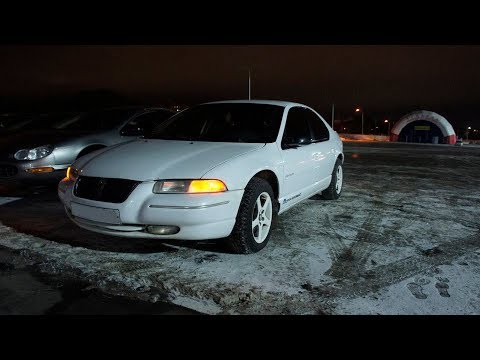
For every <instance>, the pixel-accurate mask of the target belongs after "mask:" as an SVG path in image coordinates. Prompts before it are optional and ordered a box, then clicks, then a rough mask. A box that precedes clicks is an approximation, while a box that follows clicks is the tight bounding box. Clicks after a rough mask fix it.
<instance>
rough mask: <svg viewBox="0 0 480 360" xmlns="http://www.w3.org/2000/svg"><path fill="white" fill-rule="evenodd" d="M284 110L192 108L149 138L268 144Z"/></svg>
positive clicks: (263, 107)
mask: <svg viewBox="0 0 480 360" xmlns="http://www.w3.org/2000/svg"><path fill="white" fill-rule="evenodd" d="M283 110H284V108H283V107H282V106H278V105H269V104H252V103H217V104H204V105H198V106H195V107H192V108H190V109H187V110H185V111H182V112H181V113H178V114H177V115H174V116H173V117H171V118H170V119H169V120H167V121H166V122H164V123H163V124H161V125H160V126H158V127H157V128H156V129H154V130H153V132H152V134H151V135H150V136H149V138H151V139H164V140H189V141H215V142H247V143H270V142H274V141H275V140H276V139H277V135H278V130H279V129H280V123H281V121H282V115H283Z"/></svg>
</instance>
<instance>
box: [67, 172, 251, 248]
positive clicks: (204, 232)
mask: <svg viewBox="0 0 480 360" xmlns="http://www.w3.org/2000/svg"><path fill="white" fill-rule="evenodd" d="M154 183H155V182H154V181H145V182H142V183H140V184H139V185H138V186H137V187H136V188H135V189H134V190H133V191H132V193H131V194H130V195H129V196H128V198H127V199H126V200H125V201H124V202H123V203H118V204H117V203H107V202H100V201H94V200H89V199H83V198H79V197H76V196H75V195H74V194H73V185H74V182H73V181H69V180H66V179H64V180H62V181H61V182H60V183H59V185H58V196H59V198H60V200H61V201H62V203H63V204H64V205H65V211H66V212H67V215H68V216H69V218H70V219H71V220H72V221H73V222H75V223H76V224H77V225H78V226H80V227H82V228H85V229H87V230H91V231H95V232H99V233H102V234H107V235H114V236H121V237H132V238H157V239H178V240H208V239H218V238H223V237H227V236H229V235H230V233H231V232H232V229H233V226H234V225H235V219H236V216H237V212H238V208H239V206H240V202H241V200H242V196H243V190H234V191H226V192H222V193H215V194H154V193H153V192H152V189H153V185H154ZM72 206H73V207H74V208H75V209H76V210H74V211H73V212H72ZM79 209H81V212H80V210H79ZM102 211H103V212H108V213H109V214H111V213H114V214H117V215H116V216H117V219H116V221H112V218H111V217H110V216H109V217H107V216H105V217H103V216H102ZM148 225H158V226H178V227H179V228H180V231H179V232H178V233H176V234H170V235H158V234H152V233H149V232H148V231H147V226H148Z"/></svg>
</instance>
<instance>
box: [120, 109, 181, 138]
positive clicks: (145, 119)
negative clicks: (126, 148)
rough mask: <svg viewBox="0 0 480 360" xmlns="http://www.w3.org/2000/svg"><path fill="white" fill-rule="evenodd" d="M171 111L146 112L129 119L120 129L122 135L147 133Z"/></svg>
mask: <svg viewBox="0 0 480 360" xmlns="http://www.w3.org/2000/svg"><path fill="white" fill-rule="evenodd" d="M172 115H173V113H171V112H169V111H164V110H158V111H152V112H147V113H144V114H141V115H138V116H136V117H134V118H133V119H131V120H130V121H129V122H128V123H127V124H125V126H124V127H123V128H122V130H120V134H121V135H123V136H142V135H149V134H150V133H151V132H152V131H153V129H154V128H155V127H157V126H158V125H160V124H161V123H162V122H164V121H165V120H167V119H168V118H169V117H170V116H172Z"/></svg>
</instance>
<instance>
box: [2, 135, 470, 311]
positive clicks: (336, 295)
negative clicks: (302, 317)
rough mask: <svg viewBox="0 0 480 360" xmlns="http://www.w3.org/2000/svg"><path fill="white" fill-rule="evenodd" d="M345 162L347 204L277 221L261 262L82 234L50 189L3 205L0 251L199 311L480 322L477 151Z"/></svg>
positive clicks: (413, 149) (204, 249)
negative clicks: (471, 317) (461, 317)
mask: <svg viewBox="0 0 480 360" xmlns="http://www.w3.org/2000/svg"><path fill="white" fill-rule="evenodd" d="M345 155H346V160H345V187H344V192H343V194H342V197H341V198H340V199H339V200H338V201H322V200H320V199H318V198H317V197H313V198H311V199H309V200H307V201H305V202H303V203H302V204H301V205H298V206H297V207H295V208H293V209H292V210H289V211H288V212H286V213H285V214H283V215H282V216H280V220H279V224H278V228H277V229H276V230H274V232H273V234H272V238H271V240H270V243H269V244H268V245H267V247H266V248H265V249H264V250H262V251H261V252H259V253H257V254H253V255H245V256H244V255H233V254H228V253H225V252H224V250H223V247H222V246H221V244H218V243H215V242H205V243H191V242H171V243H167V244H162V243H159V242H157V241H154V240H149V239H140V240H132V239H121V238H114V237H109V236H104V235H101V234H95V233H91V232H88V231H86V230H83V229H80V228H77V227H76V226H75V225H74V224H72V223H70V222H69V221H68V219H67V218H66V216H65V215H64V213H63V209H62V208H61V205H60V203H59V202H58V200H57V199H56V196H55V194H54V193H50V194H44V195H38V196H36V197H27V198H24V199H20V200H17V201H15V202H11V203H8V204H3V205H2V206H0V222H1V223H2V224H3V225H1V226H0V245H2V246H5V247H9V248H13V249H17V250H19V251H21V253H22V254H24V255H25V256H26V257H29V258H32V259H35V261H37V263H38V267H39V268H41V269H42V270H43V271H47V272H52V273H58V272H62V273H64V274H68V275H71V276H73V277H77V278H80V279H82V280H85V281H88V282H90V283H91V284H92V286H95V287H99V288H101V289H103V290H105V291H107V292H111V293H114V294H123V295H127V296H131V297H137V298H141V299H145V300H149V301H158V300H165V301H169V302H172V303H174V304H178V305H182V306H185V307H189V308H192V309H194V310H197V311H200V312H204V313H208V314H324V313H325V314H479V313H480V290H478V289H480V286H479V285H480V284H479V282H480V280H479V279H480V277H479V276H478V273H479V271H480V231H479V229H480V206H479V205H480V194H479V193H478V188H479V179H480V166H479V165H480V149H477V148H466V147H463V148H458V147H447V146H419V145H405V144H398V145H397V144H389V143H387V144H364V143H361V144H360V143H346V144H345Z"/></svg>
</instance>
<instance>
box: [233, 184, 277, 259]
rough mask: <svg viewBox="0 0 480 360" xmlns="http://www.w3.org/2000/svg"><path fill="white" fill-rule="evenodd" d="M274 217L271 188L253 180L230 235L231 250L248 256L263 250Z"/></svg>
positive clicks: (246, 190) (244, 195)
mask: <svg viewBox="0 0 480 360" xmlns="http://www.w3.org/2000/svg"><path fill="white" fill-rule="evenodd" d="M275 216H276V211H275V207H274V195H273V190H272V187H271V186H270V184H269V183H268V182H267V181H266V180H264V179H261V178H253V179H252V180H250V182H249V183H248V185H247V187H246V188H245V192H244V194H243V198H242V202H241V203H240V208H239V209H238V214H237V218H236V222H235V226H234V228H233V231H232V234H231V235H230V245H231V248H232V250H233V251H234V252H235V253H237V254H249V253H254V252H257V251H260V250H261V249H263V248H264V247H265V245H266V244H267V242H268V240H269V239H270V235H271V230H272V224H273V220H274V217H275Z"/></svg>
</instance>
